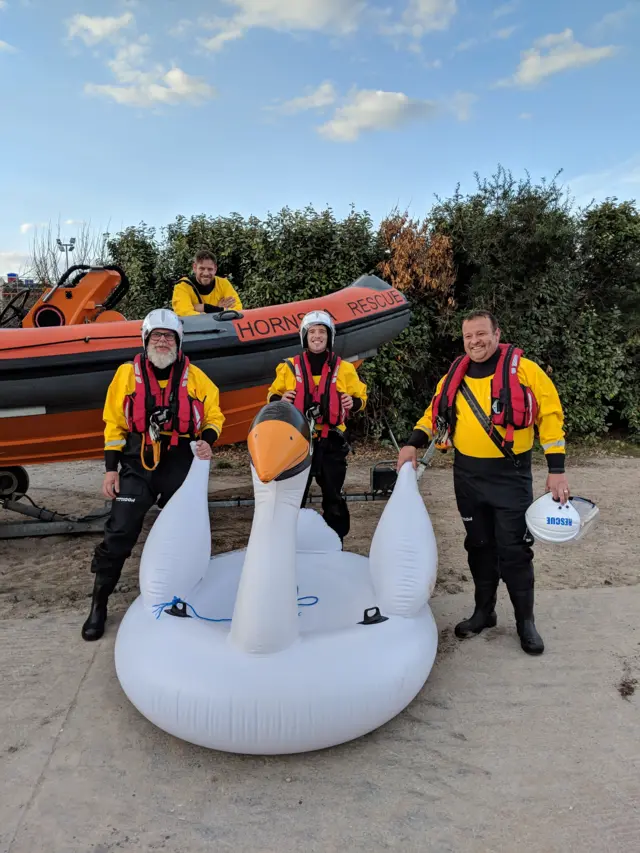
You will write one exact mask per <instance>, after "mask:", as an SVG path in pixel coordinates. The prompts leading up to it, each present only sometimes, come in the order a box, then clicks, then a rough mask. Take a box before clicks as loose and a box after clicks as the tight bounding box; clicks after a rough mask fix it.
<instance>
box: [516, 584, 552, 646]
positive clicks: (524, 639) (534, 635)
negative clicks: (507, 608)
mask: <svg viewBox="0 0 640 853" xmlns="http://www.w3.org/2000/svg"><path fill="white" fill-rule="evenodd" d="M509 597H510V598H511V603H512V604H513V610H514V613H515V617H516V628H517V630H518V636H519V637H520V645H521V647H522V650H523V651H525V652H526V653H527V654H528V655H541V654H542V653H543V651H544V642H543V641H542V637H541V636H540V634H539V633H538V631H537V629H536V625H535V619H534V617H533V589H527V590H519V591H518V592H513V593H512V592H510V593H509Z"/></svg>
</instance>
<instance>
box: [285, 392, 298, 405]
mask: <svg viewBox="0 0 640 853" xmlns="http://www.w3.org/2000/svg"><path fill="white" fill-rule="evenodd" d="M282 399H283V400H284V401H285V402H286V403H294V402H295V399H296V392H295V391H285V392H284V394H283V395H282Z"/></svg>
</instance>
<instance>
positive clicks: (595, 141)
mask: <svg viewBox="0 0 640 853" xmlns="http://www.w3.org/2000/svg"><path fill="white" fill-rule="evenodd" d="M639 47H640V0H512V2H502V0H0V116H1V117H2V124H3V127H2V137H1V142H0V177H1V180H0V187H1V188H2V192H3V194H4V199H3V201H4V203H3V204H2V207H1V208H0V275H3V274H6V273H8V272H21V271H22V270H23V269H24V266H23V265H24V264H25V262H26V260H27V258H28V255H29V250H30V247H31V245H32V242H33V239H34V235H36V233H37V232H38V229H42V228H45V227H47V226H48V225H49V224H51V225H52V227H53V228H54V231H57V228H58V225H59V227H60V235H61V236H62V237H63V238H64V239H69V238H70V237H72V236H74V235H75V234H76V233H77V231H78V228H79V227H80V224H81V223H83V222H85V223H90V226H91V228H92V229H94V230H95V232H96V233H103V232H105V231H108V232H109V233H117V232H118V231H119V230H120V229H122V228H125V227H127V226H129V225H135V224H138V223H140V222H143V221H144V222H146V223H148V224H150V225H155V226H157V227H161V226H162V225H164V224H166V223H168V222H170V221H172V220H173V219H174V218H175V216H176V215H178V214H183V215H185V216H191V215H197V214H201V213H206V214H208V215H213V216H216V215H226V214H229V213H231V212H234V211H235V212H238V213H240V214H242V215H244V216H248V215H256V216H259V217H263V216H265V215H266V214H267V213H268V212H270V211H271V212H276V211H277V210H280V209H281V208H282V207H284V206H288V207H290V208H294V209H296V208H302V207H305V206H306V205H308V204H311V205H314V206H315V208H316V209H322V208H325V207H327V206H329V207H331V208H332V209H333V210H334V212H335V214H336V215H337V216H339V217H342V216H345V215H346V214H347V213H348V212H349V209H350V206H351V205H354V206H355V208H356V209H357V210H367V211H368V212H369V213H370V214H371V216H372V217H373V219H374V221H375V222H378V221H379V220H380V219H381V218H382V217H384V216H385V215H386V214H387V213H389V212H390V211H391V210H392V209H393V208H395V207H400V208H401V209H403V210H404V209H408V211H409V213H410V214H411V215H412V216H414V217H416V218H422V217H424V216H425V215H426V214H427V213H428V212H429V209H430V208H431V206H432V204H433V203H434V201H435V196H436V195H438V196H449V195H451V194H452V193H453V192H454V191H455V188H456V186H457V185H458V184H459V185H460V188H461V190H462V191H463V192H466V191H472V190H473V189H474V187H475V178H474V173H475V172H478V173H480V175H481V176H483V177H489V176H490V175H491V174H493V173H494V172H495V171H496V169H497V167H498V164H501V165H502V166H503V167H504V168H506V169H510V170H511V171H512V172H513V174H514V175H515V176H517V177H519V176H524V175H525V173H526V172H528V173H529V174H530V175H531V178H532V179H533V180H534V181H538V180H540V179H542V178H547V179H551V178H552V177H553V176H554V175H555V174H556V173H557V172H558V171H559V170H563V171H562V175H561V177H560V181H561V182H562V183H563V184H564V185H565V186H566V187H567V189H568V191H570V193H571V195H572V196H573V197H574V198H575V199H576V203H577V204H586V203H587V202H588V201H590V200H591V198H595V199H596V200H600V199H604V198H605V197H607V196H617V197H618V198H619V199H633V198H637V197H638V195H639V191H640V109H639V108H638V104H639V103H640V100H639V98H640V96H639V95H638V92H639V91H640V50H639Z"/></svg>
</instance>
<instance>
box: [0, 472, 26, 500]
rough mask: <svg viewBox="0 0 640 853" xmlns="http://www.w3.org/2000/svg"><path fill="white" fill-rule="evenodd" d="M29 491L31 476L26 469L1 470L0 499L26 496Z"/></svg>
mask: <svg viewBox="0 0 640 853" xmlns="http://www.w3.org/2000/svg"><path fill="white" fill-rule="evenodd" d="M28 491H29V475H28V474H27V472H26V469H25V468H22V467H16V468H0V498H11V497H14V496H17V495H26V494H27V492H28Z"/></svg>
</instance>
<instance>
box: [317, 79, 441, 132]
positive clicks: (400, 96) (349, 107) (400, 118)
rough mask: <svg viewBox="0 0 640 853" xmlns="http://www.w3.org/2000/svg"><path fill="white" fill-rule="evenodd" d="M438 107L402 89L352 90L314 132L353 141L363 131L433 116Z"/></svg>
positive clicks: (394, 126) (384, 128)
mask: <svg viewBox="0 0 640 853" xmlns="http://www.w3.org/2000/svg"><path fill="white" fill-rule="evenodd" d="M439 110H440V107H439V105H438V104H437V103H436V102H435V101H425V100H416V99H414V98H409V97H408V95H405V94H404V93H403V92H382V91H373V90H367V89H362V90H359V91H354V92H352V94H351V95H350V97H349V98H348V100H347V103H346V104H344V106H341V107H338V109H337V110H336V111H335V113H334V115H333V118H331V119H330V120H329V121H328V122H326V123H325V124H323V125H321V126H320V127H319V128H318V132H319V133H320V134H322V136H325V137H326V138H327V139H330V140H332V141H333V142H355V140H356V139H358V137H359V136H360V135H361V134H362V133H366V132H367V131H375V130H393V129H395V128H397V127H401V126H403V125H405V124H408V123H409V122H412V121H420V120H426V119H429V118H433V117H434V116H435V115H436V114H437V113H438V112H439Z"/></svg>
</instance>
